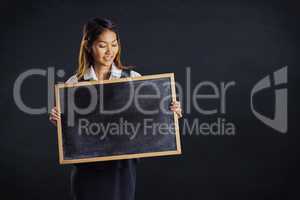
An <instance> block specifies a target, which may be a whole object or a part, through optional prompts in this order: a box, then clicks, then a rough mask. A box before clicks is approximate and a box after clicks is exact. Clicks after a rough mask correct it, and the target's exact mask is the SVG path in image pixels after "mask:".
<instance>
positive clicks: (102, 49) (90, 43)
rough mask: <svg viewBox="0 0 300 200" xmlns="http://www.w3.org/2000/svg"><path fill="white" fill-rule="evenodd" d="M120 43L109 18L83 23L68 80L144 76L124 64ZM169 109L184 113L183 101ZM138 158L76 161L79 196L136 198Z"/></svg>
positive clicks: (75, 185)
mask: <svg viewBox="0 0 300 200" xmlns="http://www.w3.org/2000/svg"><path fill="white" fill-rule="evenodd" d="M120 55H121V44H120V38H119V35H118V32H117V29H116V26H115V25H114V24H113V23H112V21H110V20H108V19H100V18H95V19H92V20H90V21H88V23H87V24H86V25H85V26H84V29H83V37H82V41H81V46H80V53H79V66H78V69H77V72H76V74H75V75H74V76H72V77H71V78H69V79H68V80H67V83H77V82H79V81H88V80H105V79H115V78H121V77H137V76H141V75H140V74H139V73H138V72H136V71H134V70H130V69H129V68H128V67H124V66H123V65H122V63H121V59H120ZM170 109H171V110H172V111H173V112H176V114H177V115H178V117H179V118H180V117H181V116H182V114H181V108H180V103H179V102H177V101H175V102H172V105H171V106H170ZM59 119H60V113H59V112H58V110H57V108H56V107H54V108H53V109H52V110H51V113H50V121H51V122H52V123H53V124H54V125H55V126H56V121H57V120H59ZM136 161H137V159H128V160H120V161H105V162H95V163H85V164H76V165H74V168H73V170H72V176H71V181H72V184H71V187H72V194H73V197H74V199H76V200H87V199H93V200H97V199H104V200H121V199H122V200H134V194H135V181H136V176H135V173H136V163H137V162H136Z"/></svg>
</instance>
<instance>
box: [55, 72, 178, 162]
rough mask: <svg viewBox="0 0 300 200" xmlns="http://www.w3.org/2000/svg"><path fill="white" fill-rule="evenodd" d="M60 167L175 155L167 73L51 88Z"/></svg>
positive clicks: (170, 75) (170, 85)
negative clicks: (54, 107) (58, 112)
mask: <svg viewBox="0 0 300 200" xmlns="http://www.w3.org/2000/svg"><path fill="white" fill-rule="evenodd" d="M55 94H56V105H57V108H58V110H59V111H60V112H61V120H59V121H58V124H57V133H58V147H59V161H60V163H61V164H71V163H82V162H95V161H106V160H120V159H130V158H141V157H154V156H166V155H177V154H181V145H180V135H179V127H178V118H177V115H176V114H175V113H174V112H171V111H170V109H169V106H170V104H171V102H172V101H174V100H175V99H176V94H175V81H174V74H173V73H166V74H156V75H147V76H141V77H132V78H120V79H114V80H104V81H85V82H79V83H74V84H66V83H61V84H56V85H55Z"/></svg>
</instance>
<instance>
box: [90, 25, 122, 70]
mask: <svg viewBox="0 0 300 200" xmlns="http://www.w3.org/2000/svg"><path fill="white" fill-rule="evenodd" d="M118 51H119V45H118V41H117V35H116V33H115V32H112V31H109V30H108V31H105V32H103V33H101V35H99V36H98V38H97V39H96V40H95V41H94V42H93V45H92V53H93V58H94V61H95V64H96V65H101V66H107V67H110V66H111V64H112V63H113V61H114V59H115V57H116V55H117V53H118Z"/></svg>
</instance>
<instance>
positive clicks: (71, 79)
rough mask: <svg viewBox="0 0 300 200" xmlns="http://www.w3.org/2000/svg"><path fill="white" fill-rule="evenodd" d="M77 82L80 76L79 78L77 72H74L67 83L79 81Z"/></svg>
mask: <svg viewBox="0 0 300 200" xmlns="http://www.w3.org/2000/svg"><path fill="white" fill-rule="evenodd" d="M77 82H78V78H77V76H76V74H74V75H73V76H71V77H70V78H69V79H68V80H67V81H66V82H65V83H77Z"/></svg>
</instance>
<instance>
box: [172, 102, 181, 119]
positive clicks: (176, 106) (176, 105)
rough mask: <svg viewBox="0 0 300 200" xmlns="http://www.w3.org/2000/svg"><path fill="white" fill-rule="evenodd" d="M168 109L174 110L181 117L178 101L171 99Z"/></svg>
mask: <svg viewBox="0 0 300 200" xmlns="http://www.w3.org/2000/svg"><path fill="white" fill-rule="evenodd" d="M170 110H171V111H173V112H175V113H176V114H177V117H178V118H181V117H182V110H181V105H180V101H173V102H172V103H171V106H170Z"/></svg>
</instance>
